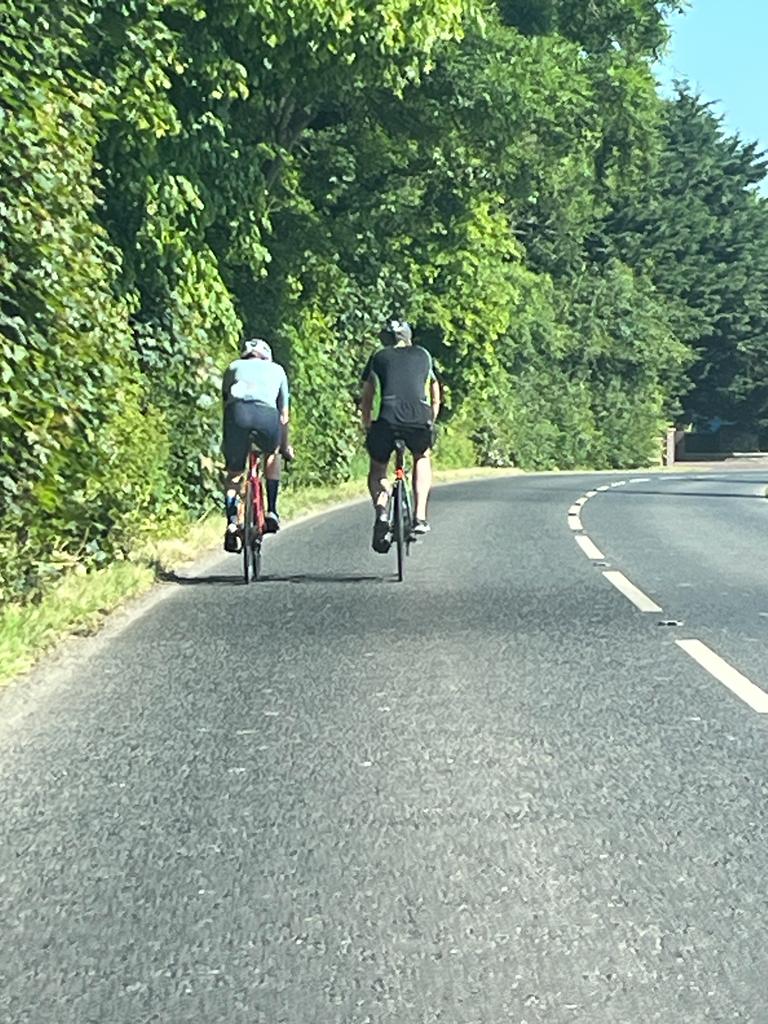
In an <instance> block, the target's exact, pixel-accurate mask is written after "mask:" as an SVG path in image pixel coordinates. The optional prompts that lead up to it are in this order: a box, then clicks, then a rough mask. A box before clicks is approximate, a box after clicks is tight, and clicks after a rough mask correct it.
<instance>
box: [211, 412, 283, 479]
mask: <svg viewBox="0 0 768 1024" xmlns="http://www.w3.org/2000/svg"><path fill="white" fill-rule="evenodd" d="M280 428H281V425H280V413H279V412H278V411H277V407H276V406H274V405H265V403H264V402H247V401H245V400H243V399H234V400H233V401H231V402H228V403H227V405H226V406H225V408H224V440H223V441H222V445H221V450H222V451H223V452H224V458H225V460H226V463H227V469H228V470H230V471H231V472H233V473H238V472H239V471H240V470H241V469H242V468H243V466H245V460H246V457H247V455H248V450H249V448H250V444H251V434H255V435H256V443H257V444H258V446H259V450H260V451H262V452H264V454H265V455H271V454H272V452H274V451H277V448H278V447H279V445H280Z"/></svg>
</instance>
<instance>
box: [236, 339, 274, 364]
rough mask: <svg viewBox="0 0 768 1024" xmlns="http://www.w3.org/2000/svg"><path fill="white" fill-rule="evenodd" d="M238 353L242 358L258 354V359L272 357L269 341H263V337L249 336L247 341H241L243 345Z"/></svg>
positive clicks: (269, 358)
mask: <svg viewBox="0 0 768 1024" xmlns="http://www.w3.org/2000/svg"><path fill="white" fill-rule="evenodd" d="M240 355H241V356H242V357H243V358H246V357H247V356H258V358H259V359H268V360H270V361H271V359H272V349H271V347H270V345H269V342H267V341H264V339H263V338H249V339H248V341H245V342H243V347H242V348H241V349H240Z"/></svg>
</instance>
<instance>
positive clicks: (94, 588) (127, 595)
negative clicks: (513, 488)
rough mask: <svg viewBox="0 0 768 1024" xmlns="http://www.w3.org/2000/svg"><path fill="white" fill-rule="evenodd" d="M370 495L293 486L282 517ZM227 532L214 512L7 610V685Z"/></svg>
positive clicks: (1, 677) (355, 488) (456, 475)
mask: <svg viewBox="0 0 768 1024" xmlns="http://www.w3.org/2000/svg"><path fill="white" fill-rule="evenodd" d="M509 472H514V471H510V470H493V469H449V470H437V471H436V473H435V480H436V482H438V483H447V482H450V481H452V480H469V479H473V478H477V477H488V476H499V475H504V474H505V473H506V474H508V473H509ZM365 493H366V488H365V480H364V479H362V478H358V479H355V480H350V481H349V482H347V483H344V484H338V485H335V486H332V487H312V488H303V489H296V490H291V489H289V488H286V490H285V491H284V492H283V494H282V495H281V499H280V502H281V509H280V511H281V516H282V517H283V519H284V521H290V520H291V519H296V518H297V517H299V516H304V515H310V514H312V513H313V512H318V511H321V510H322V509H324V508H330V507H332V506H333V505H335V504H338V503H339V502H342V501H346V500H350V499H352V498H358V497H363V496H364V495H365ZM221 535H222V520H221V517H220V516H219V515H218V514H211V515H210V516H207V517H206V518H205V519H202V520H200V521H199V522H196V523H194V524H192V525H190V526H189V527H188V528H187V529H185V530H184V531H183V532H182V533H180V534H179V536H177V537H175V538H171V539H164V540H155V541H147V542H145V543H144V544H142V545H141V546H140V547H139V548H137V549H136V551H134V552H132V553H131V556H130V557H129V558H128V559H127V560H126V561H123V562H116V563H115V564H114V565H111V566H109V567H108V568H105V569H100V570H97V571H95V572H90V573H87V574H84V575H76V574H74V573H73V574H71V575H69V576H67V577H65V578H64V579H63V580H62V581H61V582H60V583H58V584H57V585H56V586H55V587H54V588H53V589H52V590H51V591H49V592H48V593H47V594H46V595H45V596H44V597H42V598H41V600H40V601H39V602H37V603H34V604H26V605H7V606H6V607H4V608H2V609H0V686H3V685H4V684H7V683H9V682H10V681H11V680H12V679H14V678H15V677H16V676H18V675H20V674H21V673H23V672H26V671H27V670H28V669H30V668H32V667H33V666H34V665H35V664H37V663H38V662H39V661H40V659H41V658H42V657H43V656H44V655H45V654H46V652H48V651H50V650H51V649H52V648H53V647H55V646H56V644H58V643H60V642H61V641H62V640H65V639H66V638H67V637H70V636H85V635H88V634H91V633H95V632H96V631H97V630H98V629H99V627H100V626H101V624H102V623H103V621H104V619H105V618H106V616H107V615H109V613H110V612H113V611H114V610H115V609H117V608H119V607H120V606H121V605H123V604H125V603H126V602H127V601H129V600H131V599H132V598H135V597H138V596H139V595H140V594H143V593H145V592H146V591H147V590H149V589H150V587H152V585H153V584H154V583H156V582H157V581H158V580H160V579H162V578H163V576H165V575H166V574H168V573H172V572H174V571H175V570H178V569H180V568H182V567H183V566H184V565H188V564H189V563H190V562H193V561H195V560H196V559H198V558H199V557H200V556H201V555H203V554H205V553H206V552H207V551H213V550H215V549H216V548H217V547H218V546H219V545H220V544H221Z"/></svg>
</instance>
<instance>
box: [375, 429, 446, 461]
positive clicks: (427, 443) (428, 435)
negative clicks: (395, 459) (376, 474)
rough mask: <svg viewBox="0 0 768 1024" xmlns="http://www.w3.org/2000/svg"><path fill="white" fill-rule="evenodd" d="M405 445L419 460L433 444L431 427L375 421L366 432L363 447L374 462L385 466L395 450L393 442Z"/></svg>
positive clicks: (433, 432)
mask: <svg viewBox="0 0 768 1024" xmlns="http://www.w3.org/2000/svg"><path fill="white" fill-rule="evenodd" d="M398 439H399V440H402V441H405V445H406V447H407V448H408V450H409V451H410V453H411V454H412V455H413V456H414V457H415V458H417V459H418V458H421V456H422V455H424V453H425V452H428V451H429V449H430V448H431V447H432V445H433V444H434V443H435V429H434V427H432V426H429V425H425V426H395V425H394V424H392V423H389V422H388V421H387V420H375V421H374V422H373V423H372V424H371V429H370V430H369V431H368V437H367V438H366V441H365V447H366V448H367V449H368V454H369V455H370V456H371V458H372V459H373V461H374V462H381V463H383V464H386V463H387V462H389V459H390V456H391V455H392V452H393V451H394V450H395V441H397V440H398Z"/></svg>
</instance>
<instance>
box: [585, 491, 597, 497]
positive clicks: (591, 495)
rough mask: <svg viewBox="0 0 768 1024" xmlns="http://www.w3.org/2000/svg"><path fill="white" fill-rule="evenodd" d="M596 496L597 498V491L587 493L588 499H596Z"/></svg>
mask: <svg viewBox="0 0 768 1024" xmlns="http://www.w3.org/2000/svg"><path fill="white" fill-rule="evenodd" d="M596 496H597V491H587V493H586V495H585V497H586V498H595V497H596Z"/></svg>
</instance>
